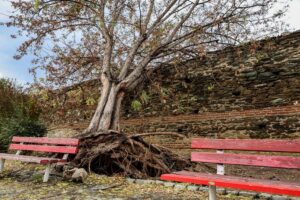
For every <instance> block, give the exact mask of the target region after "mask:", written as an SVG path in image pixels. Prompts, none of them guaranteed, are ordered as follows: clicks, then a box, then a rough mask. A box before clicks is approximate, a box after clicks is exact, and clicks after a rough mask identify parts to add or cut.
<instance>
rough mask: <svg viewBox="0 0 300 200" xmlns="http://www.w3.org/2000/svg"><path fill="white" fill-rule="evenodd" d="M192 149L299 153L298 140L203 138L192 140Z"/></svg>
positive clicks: (299, 145)
mask: <svg viewBox="0 0 300 200" xmlns="http://www.w3.org/2000/svg"><path fill="white" fill-rule="evenodd" d="M191 147H192V149H222V150H244V151H271V152H272V151H273V152H295V153H300V140H254V139H204V138H196V139H193V140H192V144H191Z"/></svg>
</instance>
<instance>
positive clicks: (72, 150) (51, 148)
mask: <svg viewBox="0 0 300 200" xmlns="http://www.w3.org/2000/svg"><path fill="white" fill-rule="evenodd" d="M9 149H10V150H25V151H40V152H52V153H69V154H76V153H77V151H78V148H77V147H72V146H43V145H26V144H11V145H10V146H9Z"/></svg>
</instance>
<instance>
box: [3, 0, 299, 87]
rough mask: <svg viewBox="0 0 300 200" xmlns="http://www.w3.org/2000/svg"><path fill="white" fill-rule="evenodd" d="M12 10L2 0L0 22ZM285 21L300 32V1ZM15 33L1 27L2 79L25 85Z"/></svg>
mask: <svg viewBox="0 0 300 200" xmlns="http://www.w3.org/2000/svg"><path fill="white" fill-rule="evenodd" d="M10 10H11V8H10V3H9V1H8V0H0V22H5V21H6V20H7V15H9V13H10ZM285 20H286V21H287V22H288V23H289V24H290V25H291V27H292V28H293V29H295V30H300V0H292V2H291V3H290V9H289V12H288V13H287V16H286V18H285ZM15 31H16V30H15V29H14V28H9V29H8V28H6V27H1V26H0V77H9V78H13V79H16V80H17V82H19V83H22V84H25V83H27V82H32V80H33V77H32V75H30V74H29V68H30V67H31V66H32V64H31V59H32V56H31V55H28V56H25V57H23V58H22V59H21V60H14V59H13V55H14V54H15V52H16V49H17V47H18V46H19V45H20V44H21V43H22V41H24V38H18V39H11V37H10V35H11V34H13V33H15Z"/></svg>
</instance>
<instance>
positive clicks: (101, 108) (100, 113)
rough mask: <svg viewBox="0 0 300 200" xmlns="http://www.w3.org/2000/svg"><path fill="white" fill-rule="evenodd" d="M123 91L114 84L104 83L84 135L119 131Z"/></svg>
mask: <svg viewBox="0 0 300 200" xmlns="http://www.w3.org/2000/svg"><path fill="white" fill-rule="evenodd" d="M123 97H124V91H121V90H120V87H119V86H118V85H116V84H114V83H110V82H104V84H103V86H102V92H101V97H100V99H99V102H98V106H97V109H96V112H95V114H94V116H93V118H92V120H91V122H90V125H89V127H88V128H87V129H86V131H85V133H91V132H96V131H97V132H99V131H107V130H115V131H119V127H120V126H119V121H120V112H121V104H122V100H123Z"/></svg>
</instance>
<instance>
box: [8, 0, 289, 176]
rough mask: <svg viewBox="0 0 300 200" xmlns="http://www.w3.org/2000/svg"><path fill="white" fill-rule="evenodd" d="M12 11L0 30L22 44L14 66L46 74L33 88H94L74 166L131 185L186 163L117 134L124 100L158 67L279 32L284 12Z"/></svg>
mask: <svg viewBox="0 0 300 200" xmlns="http://www.w3.org/2000/svg"><path fill="white" fill-rule="evenodd" d="M12 6H13V8H14V13H13V14H12V16H11V20H10V21H9V22H8V23H6V25H8V26H14V27H17V28H19V30H20V31H19V34H20V35H26V37H27V38H28V39H27V40H26V41H25V42H24V43H23V44H22V45H21V46H20V48H19V49H18V54H17V55H16V58H17V59H18V58H21V57H22V56H23V55H25V54H27V53H28V51H31V52H32V53H33V54H34V55H35V56H36V59H35V60H34V61H33V63H34V64H35V65H36V67H34V68H33V69H32V71H33V72H35V71H36V70H44V71H45V72H46V73H45V74H46V77H45V79H44V80H43V81H39V82H37V83H36V86H39V87H43V88H48V89H51V90H53V89H56V90H57V89H58V88H63V87H66V86H70V85H80V84H82V83H84V82H86V81H88V80H92V79H96V80H99V81H101V88H100V90H99V96H100V98H99V101H98V106H97V109H96V111H95V114H94V116H93V117H92V119H91V121H90V125H89V126H88V128H87V129H86V130H85V132H84V133H83V134H82V135H81V136H80V137H81V140H82V143H81V150H80V152H79V153H78V155H77V156H76V157H75V160H74V163H76V164H77V165H80V166H84V167H87V168H90V169H92V170H94V171H96V172H106V173H115V172H120V173H127V174H128V175H131V176H136V177H142V176H145V175H151V176H155V175H158V174H159V173H161V172H168V171H170V170H172V169H180V168H182V167H184V166H186V164H187V162H185V161H184V160H181V159H179V158H178V157H176V156H174V155H173V154H171V153H170V152H169V151H167V150H166V149H163V148H158V147H155V146H153V145H150V144H148V143H146V142H144V141H143V140H142V139H141V137H138V136H128V135H126V134H124V133H120V132H118V130H119V120H120V113H121V112H120V111H121V105H122V100H123V98H124V96H125V95H126V94H127V93H128V92H129V91H132V90H135V88H136V87H137V86H138V85H140V84H141V83H142V82H143V81H144V80H145V79H146V77H147V76H151V72H152V71H154V70H155V69H158V68H161V67H164V66H166V64H170V63H171V64H174V63H177V64H178V63H181V62H185V61H187V60H189V59H192V58H195V57H201V56H204V55H205V52H206V51H210V50H216V49H219V48H222V47H224V46H228V45H233V44H238V43H241V42H246V41H249V40H251V39H258V38H259V37H264V36H265V35H270V34H274V33H278V31H282V30H283V28H284V27H285V26H284V24H283V23H282V22H281V21H279V20H278V19H279V18H280V17H282V16H283V14H284V11H285V9H286V3H284V4H278V3H277V1H276V0H84V1H82V0H35V1H26V0H20V1H12ZM278 6H281V7H280V8H281V9H280V10H278V11H276V9H275V8H278ZM13 37H15V36H13ZM63 91H64V90H62V92H63ZM100 94H101V95H100ZM110 130H114V131H110Z"/></svg>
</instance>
